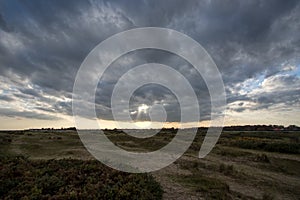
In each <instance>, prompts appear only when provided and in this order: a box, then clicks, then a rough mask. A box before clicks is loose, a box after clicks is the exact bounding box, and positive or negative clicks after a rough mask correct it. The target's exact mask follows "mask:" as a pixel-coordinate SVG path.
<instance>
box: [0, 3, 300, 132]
mask: <svg viewBox="0 0 300 200" xmlns="http://www.w3.org/2000/svg"><path fill="white" fill-rule="evenodd" d="M146 26H155V27H166V28H171V29H174V30H177V31H180V32H183V33H185V34H187V35H188V36H190V37H192V38H193V39H195V40H196V41H198V42H199V43H200V44H201V45H203V47H204V48H205V49H206V50H207V51H208V53H209V54H210V55H211V57H212V58H213V60H214V61H215V63H216V64H217V66H218V68H219V70H220V72H221V74H222V78H223V80H224V85H225V88H226V92H227V103H228V108H227V110H228V118H229V119H230V120H229V123H232V124H239V123H245V121H239V116H241V114H244V116H247V115H249V117H250V116H252V115H251V113H257V117H256V119H251V122H252V123H258V124H260V123H266V122H267V123H274V124H281V123H283V124H300V121H299V119H297V118H299V117H297V116H299V114H300V107H299V101H300V100H299V99H300V98H299V96H300V95H299V94H300V92H299V91H300V81H299V80H300V78H299V76H300V34H299V33H300V3H299V1H296V0H295V1H292V0H289V1H280V0H277V1H276V0H272V1H262V0H253V1H227V0H225V1H223V0H217V1H150V0H149V1H129V2H128V1H126V2H125V1H74V2H69V1H64V0H63V1H35V0H34V1H15V0H11V1H0V82H1V85H0V115H1V116H2V117H7V118H10V119H11V120H16V119H18V120H19V121H18V123H21V122H20V119H22V118H28V119H41V120H49V126H51V122H52V121H55V120H64V119H65V118H68V117H70V116H71V115H72V109H71V99H72V89H73V84H74V80H75V76H76V73H77V70H78V69H79V67H80V64H81V63H82V61H83V59H84V58H85V57H86V55H87V54H88V53H89V52H90V51H91V50H92V49H93V48H94V47H95V46H96V45H97V44H99V43H100V42H101V41H103V40H104V39H106V38H108V37H109V36H111V35H113V34H116V33H118V32H121V31H124V30H128V29H131V28H137V27H146ZM116 48H117V47H116ZM149 62H156V63H162V64H166V65H169V66H171V67H173V68H174V69H176V70H178V71H179V72H180V73H181V74H183V75H184V76H185V77H186V78H187V79H188V80H189V82H190V83H191V86H192V87H193V88H194V90H195V92H196V94H197V97H198V99H199V106H200V111H201V120H209V119H210V101H209V99H210V98H209V93H208V91H207V87H206V86H205V83H204V81H203V80H202V79H201V76H200V75H199V74H197V73H196V71H195V70H194V69H193V68H192V66H191V65H190V64H189V63H187V62H186V61H185V60H183V59H182V58H179V57H178V56H176V55H173V54H171V53H167V52H162V51H155V50H139V51H135V52H131V53H129V54H127V55H124V56H122V57H120V58H119V59H118V60H116V61H115V62H114V63H113V64H112V65H111V66H110V68H109V69H108V70H107V71H106V73H105V75H104V76H103V77H102V79H101V80H100V82H99V87H98V90H97V94H96V96H97V98H96V110H97V115H98V117H99V118H100V119H103V120H112V119H113V118H112V114H111V102H110V98H111V93H112V90H113V88H114V85H115V84H116V82H117V81H118V78H120V77H121V76H122V74H124V73H125V72H126V71H128V70H129V69H131V68H132V67H134V66H137V65H140V64H144V63H149ZM91 73H92V72H91ZM177 87H179V88H180V87H181V85H177ZM153 104H161V105H163V106H164V108H165V109H166V112H167V114H168V115H167V120H168V121H169V122H176V121H179V120H180V109H190V108H179V104H178V101H177V99H176V98H175V96H174V94H172V92H171V91H169V90H168V89H167V88H164V87H161V86H158V85H146V86H144V87H141V88H139V89H138V90H137V91H136V92H135V93H134V95H133V96H132V98H131V101H130V110H129V111H127V112H130V113H131V114H132V117H133V118H134V117H136V114H137V112H138V110H139V107H141V105H148V106H151V105H153ZM191 106H193V105H191ZM120 112H121V111H120ZM124 112H125V111H124ZM249 113H250V114H249ZM259 113H262V115H261V116H262V117H264V119H263V120H262V119H261V118H260V115H259ZM264 113H265V114H264ZM266 113H267V114H266ZM265 116H269V118H270V120H269V121H268V120H267V121H266V119H265ZM287 118H288V119H287ZM143 119H144V120H147V119H148V118H147V116H145V118H143ZM32 126H34V124H33V125H32ZM0 128H1V125H0Z"/></svg>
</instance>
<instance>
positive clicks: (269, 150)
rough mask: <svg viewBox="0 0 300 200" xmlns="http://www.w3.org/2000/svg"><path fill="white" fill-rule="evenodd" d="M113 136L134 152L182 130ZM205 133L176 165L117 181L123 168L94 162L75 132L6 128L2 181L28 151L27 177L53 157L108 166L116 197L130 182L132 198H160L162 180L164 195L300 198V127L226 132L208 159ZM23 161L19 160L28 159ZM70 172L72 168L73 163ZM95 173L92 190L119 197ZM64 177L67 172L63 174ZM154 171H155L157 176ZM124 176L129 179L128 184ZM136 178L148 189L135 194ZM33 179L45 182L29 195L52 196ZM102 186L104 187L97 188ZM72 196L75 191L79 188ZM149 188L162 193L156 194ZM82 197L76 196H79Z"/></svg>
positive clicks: (2, 137)
mask: <svg viewBox="0 0 300 200" xmlns="http://www.w3.org/2000/svg"><path fill="white" fill-rule="evenodd" d="M187 131H188V130H187ZM106 134H107V136H108V138H109V139H110V140H111V141H112V142H114V143H115V144H116V145H118V146H119V147H121V148H124V149H126V150H128V151H135V152H147V151H153V150H156V149H159V148H161V147H163V146H164V145H166V144H167V143H169V142H170V141H171V140H172V138H173V137H174V136H175V134H176V133H175V130H162V131H161V132H160V133H159V134H157V135H156V136H154V137H151V138H148V139H138V138H133V137H130V136H128V135H126V134H125V133H123V132H120V131H107V132H106ZM204 136H205V132H201V131H199V132H198V134H197V136H196V139H195V140H194V142H193V144H192V145H191V147H190V149H189V150H188V151H187V152H186V153H185V154H184V155H183V156H182V157H181V158H180V159H178V160H177V161H176V162H175V163H173V164H171V165H170V166H168V167H166V168H164V169H161V170H159V171H156V172H153V173H151V174H150V175H145V174H144V175H143V174H142V175H130V174H126V173H120V177H122V178H115V179H113V178H111V175H110V174H114V173H117V172H115V171H114V170H112V169H109V168H107V167H105V166H102V164H100V163H99V162H98V161H95V160H94V159H93V157H92V156H91V155H90V154H89V153H88V152H87V151H86V149H85V148H84V146H83V145H82V143H81V142H80V140H79V138H78V135H77V133H76V132H75V131H19V132H16V131H15V132H1V133H0V142H1V148H0V153H1V155H2V157H3V158H2V160H1V181H2V182H1V185H3V184H4V182H3V181H6V180H7V177H6V175H7V174H9V173H8V172H7V171H5V170H4V169H5V168H6V167H7V166H10V165H16V166H23V165H22V164H20V163H19V161H18V162H17V161H16V159H15V156H16V155H21V156H22V159H23V160H24V159H25V161H26V163H29V165H28V166H29V168H26V167H25V166H27V165H24V166H23V167H25V168H24V170H23V171H21V173H25V172H26V171H28V173H31V175H28V176H26V174H21V175H20V177H27V178H28V179H29V180H33V179H34V178H32V177H38V178H43V176H40V177H39V176H37V175H36V173H37V172H34V170H35V169H36V168H35V166H37V165H38V166H40V168H43V166H44V165H45V163H49V162H50V161H49V160H51V162H53V163H55V165H58V166H61V167H63V166H64V165H65V164H62V163H63V162H66V163H70V162H74V163H77V164H74V168H72V167H71V165H70V164H69V165H67V166H69V167H71V168H72V169H73V173H75V174H76V173H79V172H80V169H81V167H82V166H85V165H87V163H88V165H91V166H94V165H95V167H96V166H97V167H98V168H97V167H96V168H95V170H94V171H97V169H105V170H104V171H106V174H107V175H106V177H107V178H105V180H106V179H107V180H113V181H111V185H114V184H116V185H119V187H118V189H117V190H115V191H113V192H112V191H110V192H112V194H113V195H116V194H118V193H119V190H121V188H123V189H122V191H123V193H124V194H127V195H133V197H134V194H135V197H136V198H137V199H140V198H139V197H141V196H142V197H149V199H151V198H152V199H159V198H161V196H160V194H161V193H160V189H159V188H160V187H159V186H158V185H156V182H158V183H159V184H160V186H161V187H162V189H163V191H164V193H163V196H162V197H163V199H299V197H300V143H299V139H300V133H299V132H280V131H274V132H258V131H257V132H240V131H234V132H223V133H222V136H221V138H220V139H219V142H218V144H217V145H216V147H215V148H214V149H213V151H212V152H211V153H210V154H209V155H208V156H207V157H205V158H204V159H199V158H198V157H197V155H198V151H199V150H200V147H201V144H202V141H203V138H204ZM24 157H25V158H24ZM11 159H13V160H11ZM22 159H21V161H20V162H21V163H22V162H25V161H22ZM16 162H17V163H16ZM61 162H62V163H61ZM78 162H79V163H78ZM90 162H91V163H90ZM9 163H10V164H9ZM37 163H39V164H37ZM96 163H98V164H96ZM49 170H51V169H49ZM63 171H67V169H65V170H63ZM98 171H99V170H98ZM100 171H101V170H100ZM96 173H97V172H91V173H90V174H89V173H88V174H86V176H85V178H84V179H82V181H84V180H86V179H89V178H88V177H90V178H92V179H93V180H94V182H93V181H92V182H91V183H88V181H87V182H86V184H87V185H89V184H91V185H93V186H89V187H91V188H94V190H95V192H93V191H92V190H89V192H88V193H89V194H95V195H98V196H97V197H99V196H102V197H106V199H115V198H117V197H116V196H113V197H111V196H105V195H107V193H105V192H104V193H101V192H103V190H101V189H99V188H102V189H103V187H104V186H105V185H107V184H108V183H107V182H106V181H105V180H104V181H100V183H97V184H96V183H95V182H97V180H98V179H97V178H95V177H97V176H99V174H96ZM55 176H56V177H58V176H57V175H55ZM64 176H65V175H64V174H61V175H60V176H59V177H64ZM131 176H134V177H135V179H130V178H129V177H131ZM5 177H6V178H5ZM59 177H58V179H59V180H60V181H63V184H62V186H60V187H59V188H66V187H67V188H72V187H73V186H72V184H71V185H70V183H69V182H68V181H66V180H64V179H63V178H59ZM117 177H118V176H117ZM147 177H148V178H147ZM149 177H150V178H149ZM151 177H154V179H155V180H153V179H152V178H151ZM48 178H49V177H48ZM25 179H26V178H25ZM118 179H120V181H118ZM26 180H27V179H26ZM122 180H124V181H123V182H122ZM133 180H134V181H133ZM137 180H146V181H144V182H143V181H137ZM147 181H148V182H147ZM130 182H131V183H133V182H134V183H135V184H137V185H135V187H136V188H140V189H139V191H140V190H141V191H143V192H144V193H139V194H137V193H134V191H133V189H132V188H131V189H130V187H129V186H128V185H127V184H128V183H130ZM34 183H38V181H37V180H34V181H33V182H32V185H31V186H32V187H31V189H30V190H27V191H29V195H30V194H33V193H34V194H39V193H38V192H39V191H40V193H41V194H40V195H44V197H45V198H47V197H49V196H47V194H46V193H43V192H41V191H43V186H40V185H39V184H34ZM101 184H102V185H101ZM126 185H127V186H126ZM123 186H124V187H123ZM1 187H2V186H1ZM84 187H86V185H84V184H83V186H82V187H77V189H78V190H77V193H76V195H79V194H82V193H83V191H85V190H86V189H85V190H84ZM112 187H113V186H112ZM131 187H132V186H131ZM75 188H76V187H75ZM124 188H127V189H124ZM153 188H154V189H153ZM12 189H13V188H12ZM97 189H98V190H97ZM1 190H2V191H1V195H2V196H1V198H4V197H10V196H9V194H10V195H11V193H7V192H5V191H6V190H7V189H6V190H5V188H4V189H3V187H2V188H1ZM60 190H61V191H65V193H64V192H61V191H60ZM60 190H59V189H58V190H55V191H56V192H54V193H55V194H57V195H67V196H68V195H69V196H70V192H71V191H70V190H68V189H60ZM96 190H97V191H96ZM3 191H4V192H3ZM11 191H13V190H11ZM59 191H60V192H59ZM99 191H101V192H100V193H97V192H99ZM104 191H106V190H104ZM54 193H51V194H50V196H52V197H53V195H55V194H54ZM123 193H122V194H123ZM71 194H73V195H74V192H73V193H71ZM150 194H155V195H152V196H151V195H150ZM27 195H28V193H27ZM45 195H46V196H45ZM76 195H75V197H74V198H75V199H76V197H79V196H76ZM139 195H140V196H139ZM93 197H94V196H93ZM127 197H128V196H127ZM91 198H92V197H91ZM123 199H124V198H123Z"/></svg>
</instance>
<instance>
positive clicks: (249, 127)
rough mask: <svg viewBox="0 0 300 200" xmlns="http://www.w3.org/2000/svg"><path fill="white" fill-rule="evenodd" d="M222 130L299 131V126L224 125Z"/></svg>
mask: <svg viewBox="0 0 300 200" xmlns="http://www.w3.org/2000/svg"><path fill="white" fill-rule="evenodd" d="M223 130H224V131H300V127H298V126H296V125H290V126H287V127H284V126H281V125H246V126H226V127H224V128H223Z"/></svg>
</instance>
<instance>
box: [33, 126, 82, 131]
mask: <svg viewBox="0 0 300 200" xmlns="http://www.w3.org/2000/svg"><path fill="white" fill-rule="evenodd" d="M29 130H30V131H40V130H42V131H51V130H56V131H58V130H65V131H76V127H68V128H60V129H57V128H41V129H38V128H36V129H29Z"/></svg>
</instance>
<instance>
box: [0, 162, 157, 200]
mask: <svg viewBox="0 0 300 200" xmlns="http://www.w3.org/2000/svg"><path fill="white" fill-rule="evenodd" d="M0 161H1V165H0V199H21V198H23V199H161V198H162V189H161V187H160V185H159V184H158V183H157V182H156V181H155V180H154V179H153V177H152V176H150V175H147V174H129V173H124V172H119V171H116V170H113V169H111V168H108V167H106V166H104V165H102V164H101V163H99V162H98V161H82V160H71V159H62V160H38V161H32V160H28V159H27V158H24V157H22V156H18V157H13V158H11V157H1V158H0Z"/></svg>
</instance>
